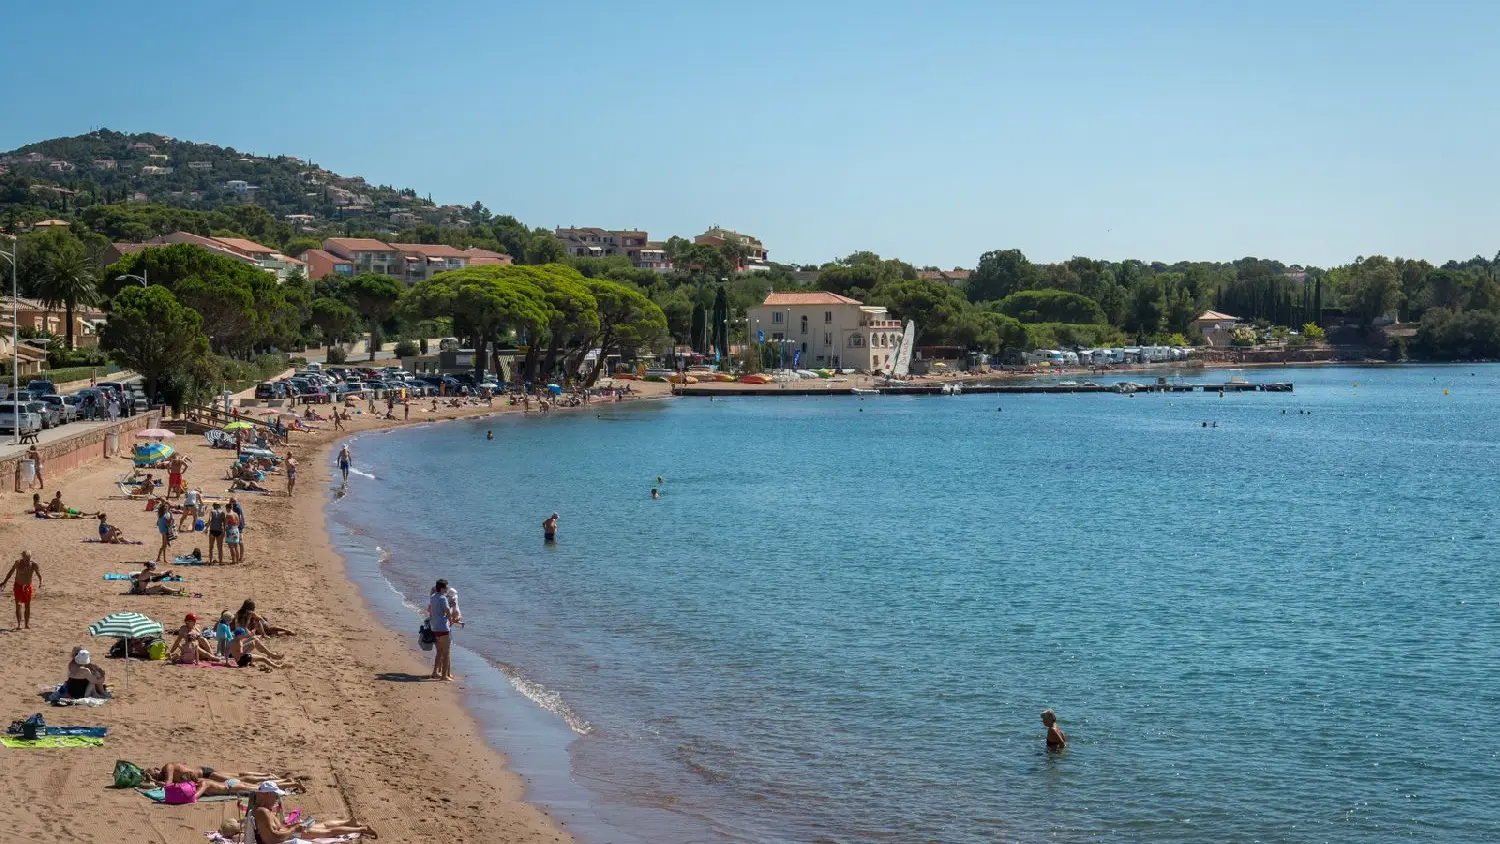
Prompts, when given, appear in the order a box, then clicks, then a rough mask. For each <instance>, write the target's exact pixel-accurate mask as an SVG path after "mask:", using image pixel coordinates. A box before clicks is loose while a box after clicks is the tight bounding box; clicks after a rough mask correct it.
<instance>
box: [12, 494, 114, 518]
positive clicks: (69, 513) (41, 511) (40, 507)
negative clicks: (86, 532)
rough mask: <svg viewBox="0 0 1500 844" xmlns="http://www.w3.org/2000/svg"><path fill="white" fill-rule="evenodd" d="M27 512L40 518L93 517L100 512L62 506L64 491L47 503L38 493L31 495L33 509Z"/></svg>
mask: <svg viewBox="0 0 1500 844" xmlns="http://www.w3.org/2000/svg"><path fill="white" fill-rule="evenodd" d="M25 512H27V513H31V514H33V515H35V516H36V517H37V518H38V519H92V518H94V517H95V516H98V515H99V514H98V513H84V512H81V511H79V510H76V509H74V508H72V507H63V506H62V493H58V494H57V495H56V496H55V497H53V499H52V501H50V502H49V503H47V504H43V503H42V497H41V496H40V495H38V494H37V493H32V495H31V509H29V510H26V511H25Z"/></svg>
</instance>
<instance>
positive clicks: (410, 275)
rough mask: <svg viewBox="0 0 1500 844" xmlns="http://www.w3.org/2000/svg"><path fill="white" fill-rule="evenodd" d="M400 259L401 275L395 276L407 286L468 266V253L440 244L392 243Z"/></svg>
mask: <svg viewBox="0 0 1500 844" xmlns="http://www.w3.org/2000/svg"><path fill="white" fill-rule="evenodd" d="M391 248H393V249H395V250H396V252H398V253H399V254H400V257H401V264H400V265H401V273H400V274H397V275H396V278H399V279H401V280H403V281H405V282H406V283H407V284H416V283H417V282H419V281H426V280H427V279H429V278H432V277H433V276H435V275H437V274H438V273H441V272H447V271H448V270H460V269H463V268H464V267H467V266H468V265H469V253H468V252H465V251H464V250H462V249H459V248H458V247H456V246H445V245H443V244H440V243H392V244H391Z"/></svg>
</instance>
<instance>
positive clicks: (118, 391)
mask: <svg viewBox="0 0 1500 844" xmlns="http://www.w3.org/2000/svg"><path fill="white" fill-rule="evenodd" d="M96 386H99V387H104V388H107V389H110V390H113V391H114V393H115V396H117V397H118V398H119V399H120V415H121V416H130V415H132V414H134V413H135V409H136V403H135V395H134V393H135V389H134V386H133V385H131V384H128V383H126V382H124V381H100V382H99V383H98V384H97V385H96Z"/></svg>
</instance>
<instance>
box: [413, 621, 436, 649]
mask: <svg viewBox="0 0 1500 844" xmlns="http://www.w3.org/2000/svg"><path fill="white" fill-rule="evenodd" d="M417 644H418V645H420V646H421V647H422V650H424V651H430V650H432V649H433V647H434V646H435V645H437V636H434V635H433V633H432V622H431V621H428V620H425V619H424V620H423V621H422V626H421V627H418V628H417Z"/></svg>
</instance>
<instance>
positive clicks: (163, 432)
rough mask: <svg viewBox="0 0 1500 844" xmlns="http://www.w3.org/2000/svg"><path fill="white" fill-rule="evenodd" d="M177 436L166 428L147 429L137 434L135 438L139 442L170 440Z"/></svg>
mask: <svg viewBox="0 0 1500 844" xmlns="http://www.w3.org/2000/svg"><path fill="white" fill-rule="evenodd" d="M175 436H177V435H176V434H174V433H172V432H171V431H168V430H167V429H166V428H146V429H144V430H141V431H136V432H135V438H136V439H138V440H170V439H172V438H173V437H175Z"/></svg>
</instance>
